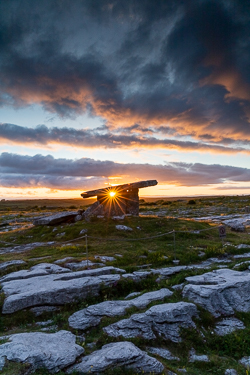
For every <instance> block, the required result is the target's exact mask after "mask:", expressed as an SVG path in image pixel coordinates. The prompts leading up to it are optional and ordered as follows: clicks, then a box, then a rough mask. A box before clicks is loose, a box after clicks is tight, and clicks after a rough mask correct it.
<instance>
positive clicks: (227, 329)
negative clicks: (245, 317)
mask: <svg viewBox="0 0 250 375" xmlns="http://www.w3.org/2000/svg"><path fill="white" fill-rule="evenodd" d="M245 328H246V327H245V325H244V323H243V322H242V321H241V320H239V319H237V318H233V317H231V318H226V319H223V320H221V321H220V322H218V323H216V325H215V329H214V332H215V333H216V334H217V335H219V336H225V335H228V334H229V333H232V332H234V331H236V330H238V329H245Z"/></svg>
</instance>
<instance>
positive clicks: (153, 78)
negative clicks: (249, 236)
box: [0, 0, 250, 199]
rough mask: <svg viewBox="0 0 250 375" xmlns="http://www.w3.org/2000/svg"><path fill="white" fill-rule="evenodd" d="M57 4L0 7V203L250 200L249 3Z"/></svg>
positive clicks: (136, 1) (207, 0) (137, 1)
mask: <svg viewBox="0 0 250 375" xmlns="http://www.w3.org/2000/svg"><path fill="white" fill-rule="evenodd" d="M59 3H60V2H59ZM59 3H58V2H51V1H48V0H45V1H44V2H36V6H33V2H32V1H31V0H27V1H26V2H25V4H23V7H22V8H21V7H20V6H19V2H18V1H17V0H13V1H11V2H1V3H0V18H1V25H2V26H1V30H0V36H1V37H0V46H1V52H2V53H1V56H0V83H1V84H0V145H1V147H0V151H1V152H0V199H16V198H20V199H25V198H29V199H32V198H46V197H48V198H64V197H65V198H69V197H72V198H78V197H79V198H80V194H81V192H83V191H86V190H91V189H99V188H103V187H107V186H110V187H112V186H113V185H115V184H116V185H117V184H124V183H129V182H136V181H140V180H148V179H157V181H158V185H157V186H154V187H151V188H148V189H146V190H145V191H142V192H140V196H157V197H159V196H185V195H189V196H191V195H219V194H220V195H225V194H226V195H229V194H237V195H239V194H250V109H249V108H250V94H249V93H250V73H249V63H250V61H249V60H250V55H249V51H250V41H249V38H248V35H249V33H250V26H249V25H250V19H249V18H250V15H249V8H247V3H245V5H244V4H243V3H242V2H241V1H239V0H235V1H233V2H231V1H229V2H225V1H223V0H218V1H213V0H204V1H196V0H191V1H189V2H183V1H179V0H175V1H172V0H168V1H161V2H154V1H141V0H133V1H130V0H129V1H127V2H122V1H118V2H117V1H113V0H110V1H108V2H106V1H104V2H98V1H97V2H96V1H94V6H91V3H92V2H89V1H86V0H83V1H80V2H76V3H75V4H74V6H73V5H72V3H71V2H69V1H68V0H65V1H64V2H63V3H60V4H59ZM93 9H94V11H93ZM55 20H56V22H55ZM34 25H35V26H34ZM9 30H12V31H11V33H10V32H9ZM108 198H109V199H118V198H119V197H118V196H117V194H116V193H115V191H111V192H110V194H109V196H108Z"/></svg>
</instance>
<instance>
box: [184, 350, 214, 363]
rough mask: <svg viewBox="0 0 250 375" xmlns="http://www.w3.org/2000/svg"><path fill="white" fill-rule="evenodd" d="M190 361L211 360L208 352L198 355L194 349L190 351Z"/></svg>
mask: <svg viewBox="0 0 250 375" xmlns="http://www.w3.org/2000/svg"><path fill="white" fill-rule="evenodd" d="M189 362H210V360H209V358H208V356H207V355H206V354H202V355H197V354H196V353H195V350H194V349H191V350H190V352H189Z"/></svg>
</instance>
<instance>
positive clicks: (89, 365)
mask: <svg viewBox="0 0 250 375" xmlns="http://www.w3.org/2000/svg"><path fill="white" fill-rule="evenodd" d="M120 366H125V367H127V368H132V369H134V370H137V371H140V372H146V373H154V374H158V373H161V372H162V371H163V370H164V366H163V365H162V363H160V362H159V361H157V359H155V358H153V357H150V356H149V355H147V353H145V352H144V351H142V350H140V349H139V348H137V347H136V346H135V345H134V344H132V343H131V342H127V341H123V342H117V343H111V344H107V345H104V346H103V347H102V349H101V350H97V351H96V352H93V353H92V354H90V355H87V356H85V357H83V358H82V361H81V362H80V363H78V364H76V365H74V366H71V368H70V369H69V370H68V371H67V372H68V373H72V372H73V371H79V372H80V373H86V374H87V373H100V372H102V371H105V370H107V369H109V368H115V367H120Z"/></svg>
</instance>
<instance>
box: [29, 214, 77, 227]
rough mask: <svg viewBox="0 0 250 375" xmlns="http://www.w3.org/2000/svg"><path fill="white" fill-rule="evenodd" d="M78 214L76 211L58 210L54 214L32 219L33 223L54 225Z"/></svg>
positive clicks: (72, 218)
mask: <svg viewBox="0 0 250 375" xmlns="http://www.w3.org/2000/svg"><path fill="white" fill-rule="evenodd" d="M77 215H78V213H77V211H67V212H59V213H57V214H55V215H50V216H46V217H42V218H37V219H35V220H34V221H33V225H55V224H60V223H63V222H65V221H69V220H74V218H75V217H76V216H77Z"/></svg>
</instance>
